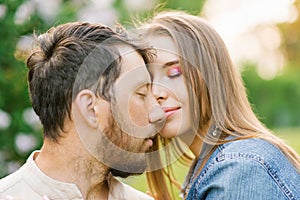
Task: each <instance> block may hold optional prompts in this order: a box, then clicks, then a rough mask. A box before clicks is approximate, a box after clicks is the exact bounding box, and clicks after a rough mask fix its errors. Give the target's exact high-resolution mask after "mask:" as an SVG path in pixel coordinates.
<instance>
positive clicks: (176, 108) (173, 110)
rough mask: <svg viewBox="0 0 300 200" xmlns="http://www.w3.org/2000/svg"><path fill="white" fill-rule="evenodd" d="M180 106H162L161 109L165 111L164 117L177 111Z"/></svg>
mask: <svg viewBox="0 0 300 200" xmlns="http://www.w3.org/2000/svg"><path fill="white" fill-rule="evenodd" d="M179 109H180V107H164V108H163V110H164V111H165V113H166V118H169V117H171V116H172V115H173V114H174V113H175V112H177V111H178V110H179Z"/></svg>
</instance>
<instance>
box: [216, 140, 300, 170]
mask: <svg viewBox="0 0 300 200" xmlns="http://www.w3.org/2000/svg"><path fill="white" fill-rule="evenodd" d="M217 151H218V152H217V155H216V161H217V162H222V161H223V160H227V161H228V160H235V161H239V160H240V161H243V162H244V161H250V162H255V163H257V164H259V165H261V166H262V167H263V168H265V169H266V170H268V171H272V170H273V171H281V170H283V169H284V170H291V172H296V173H297V170H296V169H295V167H294V166H293V165H292V164H291V162H290V161H289V159H288V158H287V157H286V155H285V154H284V153H283V152H282V151H281V150H280V149H279V148H278V147H277V146H275V145H274V144H272V143H270V142H269V141H266V140H264V139H260V138H251V139H242V140H236V141H231V142H227V143H225V144H223V145H220V146H219V147H218V150H217ZM298 175H299V174H298Z"/></svg>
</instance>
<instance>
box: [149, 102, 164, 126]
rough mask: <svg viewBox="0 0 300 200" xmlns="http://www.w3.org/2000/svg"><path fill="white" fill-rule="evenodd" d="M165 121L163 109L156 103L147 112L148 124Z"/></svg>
mask: <svg viewBox="0 0 300 200" xmlns="http://www.w3.org/2000/svg"><path fill="white" fill-rule="evenodd" d="M165 120H166V114H165V111H164V110H163V108H162V107H161V106H160V105H159V104H158V103H157V104H156V105H153V106H152V108H151V110H150V112H149V123H151V124H160V123H164V122H165Z"/></svg>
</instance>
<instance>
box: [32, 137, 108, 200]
mask: <svg viewBox="0 0 300 200" xmlns="http://www.w3.org/2000/svg"><path fill="white" fill-rule="evenodd" d="M67 140H68V138H63V139H62V141H60V142H59V143H54V142H52V141H49V140H47V139H46V140H45V141H44V145H43V147H42V149H41V152H40V154H39V155H38V157H37V158H36V159H35V162H36V164H37V166H38V167H39V168H40V169H41V170H42V171H43V172H44V173H45V174H46V175H47V176H49V177H51V178H53V179H55V180H57V181H61V182H66V183H73V184H75V185H76V186H77V187H78V189H79V190H80V192H81V194H82V196H83V198H84V199H107V198H108V185H107V181H106V177H107V173H108V168H107V167H106V166H105V165H103V164H102V163H100V162H99V161H98V160H96V159H95V158H93V157H92V156H90V154H89V153H88V152H87V151H86V150H85V149H84V147H83V145H82V144H81V142H80V141H74V140H73V139H72V140H73V141H67Z"/></svg>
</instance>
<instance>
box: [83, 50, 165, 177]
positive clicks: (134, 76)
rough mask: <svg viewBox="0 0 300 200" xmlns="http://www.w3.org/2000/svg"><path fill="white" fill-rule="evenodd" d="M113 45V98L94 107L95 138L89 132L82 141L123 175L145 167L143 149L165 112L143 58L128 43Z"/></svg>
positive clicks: (138, 171) (146, 148) (114, 171)
mask: <svg viewBox="0 0 300 200" xmlns="http://www.w3.org/2000/svg"><path fill="white" fill-rule="evenodd" d="M117 49H118V50H119V52H120V55H121V73H120V75H119V77H118V78H117V80H116V81H115V83H114V84H113V86H112V96H113V98H112V99H111V102H110V105H108V106H105V105H104V106H99V107H96V109H97V110H98V111H97V113H100V114H99V115H98V120H99V122H100V124H99V126H100V128H99V130H100V132H98V133H97V136H96V137H97V138H96V139H94V140H95V141H93V139H91V137H90V136H89V137H88V138H89V141H87V140H85V141H84V142H85V146H87V147H88V150H89V152H90V153H92V155H93V156H94V157H96V158H97V159H98V160H100V161H101V162H102V163H104V164H106V165H107V166H109V167H111V169H112V173H113V174H114V175H118V176H122V177H126V176H128V175H131V174H140V173H142V172H144V171H145V169H146V154H145V152H147V151H148V150H149V149H150V147H151V146H152V144H153V141H152V139H151V138H153V136H155V135H156V133H157V132H158V130H159V129H160V128H162V126H163V123H164V118H165V113H164V111H163V110H162V108H161V107H160V106H159V104H158V103H157V101H156V100H155V98H154V96H153V95H152V93H151V88H150V85H151V79H150V75H149V73H148V71H147V68H146V66H145V62H144V60H143V58H142V57H141V56H140V55H139V54H138V53H137V52H136V51H135V50H134V49H133V48H132V47H130V46H125V45H122V46H117ZM109 108H110V109H109ZM99 133H100V134H99ZM103 136H104V137H103ZM82 138H83V137H82ZM83 140H84V139H83ZM91 144H93V145H91Z"/></svg>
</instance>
